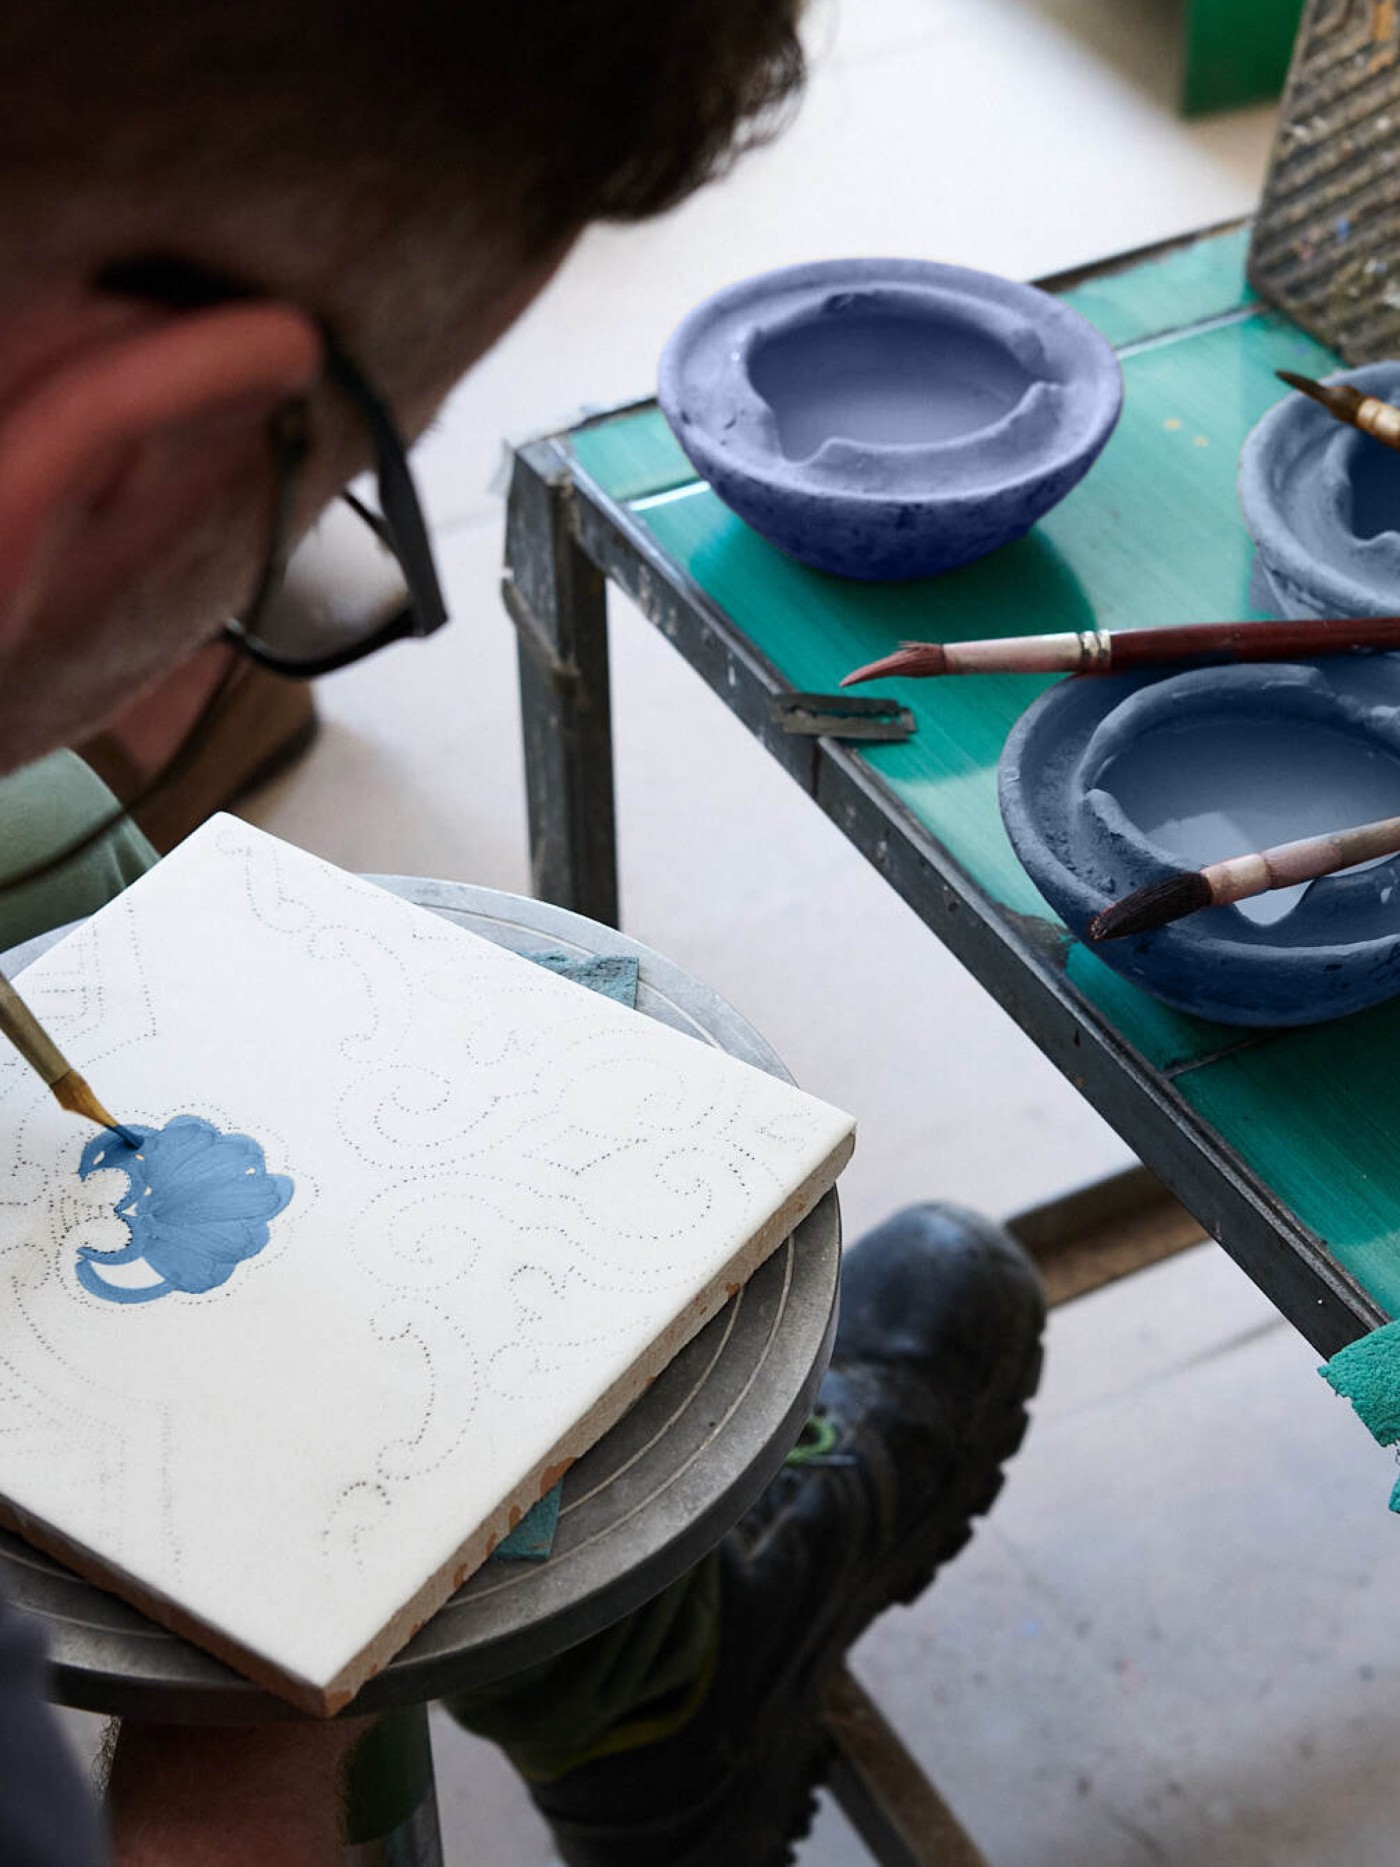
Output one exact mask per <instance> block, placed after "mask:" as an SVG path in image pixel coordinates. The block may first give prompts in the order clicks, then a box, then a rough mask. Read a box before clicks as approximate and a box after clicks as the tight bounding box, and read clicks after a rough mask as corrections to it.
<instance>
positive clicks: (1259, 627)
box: [841, 616, 1400, 687]
mask: <svg viewBox="0 0 1400 1867" xmlns="http://www.w3.org/2000/svg"><path fill="white" fill-rule="evenodd" d="M1385 649H1400V616H1323V617H1319V618H1316V619H1309V620H1307V621H1303V622H1192V623H1185V624H1182V625H1181V626H1179V627H1174V628H1165V629H1114V630H1113V631H1112V632H1111V633H1110V632H1109V631H1108V630H1107V629H1076V630H1067V631H1066V632H1065V633H1063V634H1061V635H1012V636H998V637H995V638H994V639H992V640H990V641H984V642H905V643H903V644H902V645H901V647H900V648H899V649H897V650H896V652H895V653H894V654H892V655H885V656H883V657H882V658H881V659H880V660H879V661H872V662H869V663H867V665H866V666H865V667H863V668H857V669H856V670H855V671H854V673H852V674H848V675H846V676H845V677H844V679H843V680H842V682H841V685H842V686H843V687H854V686H855V685H856V683H857V682H859V681H873V680H877V679H879V678H880V677H881V676H887V677H891V678H892V677H894V676H896V675H898V676H901V677H904V678H909V677H916V678H924V677H926V676H929V675H934V674H1122V673H1123V672H1125V671H1126V670H1127V669H1129V668H1146V667H1151V666H1153V665H1154V664H1156V663H1158V662H1163V663H1165V662H1170V661H1220V662H1228V661H1286V660H1288V659H1289V658H1290V657H1292V656H1295V655H1344V654H1349V653H1353V652H1356V651H1362V650H1364V651H1370V652H1377V651H1383V650H1385Z"/></svg>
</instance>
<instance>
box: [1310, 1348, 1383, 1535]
mask: <svg viewBox="0 0 1400 1867" xmlns="http://www.w3.org/2000/svg"><path fill="white" fill-rule="evenodd" d="M1318 1373H1319V1374H1320V1375H1321V1376H1322V1378H1323V1380H1324V1381H1326V1383H1327V1385H1328V1386H1329V1387H1330V1388H1332V1389H1333V1390H1334V1391H1335V1392H1336V1393H1338V1394H1340V1395H1341V1396H1342V1398H1343V1399H1344V1400H1349V1401H1350V1402H1351V1404H1352V1406H1353V1407H1355V1409H1356V1412H1357V1416H1358V1417H1359V1419H1360V1420H1361V1423H1362V1425H1363V1426H1365V1427H1366V1429H1367V1430H1368V1431H1369V1433H1370V1434H1371V1436H1372V1438H1373V1439H1375V1440H1376V1441H1377V1442H1378V1443H1379V1444H1380V1445H1383V1446H1393V1445H1395V1444H1397V1443H1400V1322H1388V1323H1386V1324H1385V1325H1384V1326H1383V1327H1382V1328H1379V1329H1373V1330H1372V1331H1371V1333H1370V1334H1369V1335H1363V1336H1362V1337H1361V1339H1360V1341H1357V1342H1350V1343H1348V1344H1347V1346H1346V1347H1345V1348H1344V1349H1340V1350H1339V1351H1338V1352H1337V1353H1336V1354H1335V1355H1334V1356H1333V1357H1332V1359H1331V1360H1330V1361H1329V1362H1326V1363H1325V1364H1324V1365H1323V1366H1322V1367H1321V1368H1319V1369H1318ZM1390 1508H1391V1509H1392V1510H1394V1511H1400V1479H1398V1480H1397V1481H1396V1484H1395V1488H1394V1490H1393V1491H1392V1492H1391V1494H1390Z"/></svg>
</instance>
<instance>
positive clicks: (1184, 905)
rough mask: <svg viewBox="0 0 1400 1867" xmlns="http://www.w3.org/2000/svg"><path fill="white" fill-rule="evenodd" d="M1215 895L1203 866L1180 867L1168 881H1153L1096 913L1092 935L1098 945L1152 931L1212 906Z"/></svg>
mask: <svg viewBox="0 0 1400 1867" xmlns="http://www.w3.org/2000/svg"><path fill="white" fill-rule="evenodd" d="M1211 900H1212V896H1211V892H1210V883H1209V882H1208V881H1207V880H1206V878H1205V876H1204V875H1202V874H1201V872H1200V870H1199V869H1180V870H1178V872H1177V873H1176V874H1175V875H1169V876H1167V878H1166V880H1165V881H1161V882H1149V883H1148V884H1147V886H1146V888H1137V889H1134V891H1133V892H1132V894H1130V895H1124V897H1123V899H1122V900H1121V901H1115V902H1113V903H1112V904H1111V905H1110V906H1108V907H1106V908H1105V909H1104V911H1103V913H1102V914H1096V915H1095V916H1094V918H1093V920H1091V921H1090V923H1089V938H1090V940H1091V941H1093V942H1094V944H1095V945H1097V944H1098V942H1099V941H1101V940H1122V939H1125V938H1126V937H1127V936H1128V935H1129V934H1140V933H1151V932H1152V930H1153V929H1154V928H1156V927H1165V926H1166V925H1167V923H1168V921H1179V920H1180V919H1181V918H1182V916H1183V915H1186V914H1198V913H1199V912H1200V911H1201V909H1202V908H1208V907H1209V906H1210V904H1211Z"/></svg>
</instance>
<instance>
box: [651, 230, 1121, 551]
mask: <svg viewBox="0 0 1400 1867" xmlns="http://www.w3.org/2000/svg"><path fill="white" fill-rule="evenodd" d="M1122 395H1123V379H1122V373H1121V371H1120V369H1119V366H1118V359H1117V357H1116V356H1115V355H1114V352H1113V350H1112V348H1111V347H1110V345H1109V344H1108V343H1107V342H1106V341H1105V339H1104V338H1103V337H1102V336H1101V335H1100V334H1099V333H1098V331H1096V330H1095V329H1094V327H1093V326H1092V325H1091V324H1089V323H1087V322H1086V321H1085V320H1084V319H1083V318H1081V317H1080V316H1079V314H1078V313H1077V312H1075V311H1072V310H1071V309H1070V308H1069V306H1068V305H1065V304H1063V303H1062V302H1061V301H1060V300H1059V299H1057V298H1054V297H1052V296H1051V295H1050V294H1049V293H1047V292H1042V291H1038V290H1037V289H1036V288H1035V287H1034V286H1029V285H1019V284H1017V283H1015V282H1014V281H1013V280H1010V279H1002V278H998V277H996V276H995V274H992V273H988V272H973V271H969V270H968V269H967V268H966V267H962V266H944V265H938V264H936V263H934V262H932V261H929V260H918V259H847V260H822V261H819V262H817V263H815V264H812V265H805V266H789V267H785V268H783V269H782V270H780V271H777V272H766V273H761V274H760V275H759V276H758V277H756V278H752V279H744V280H741V281H740V282H739V283H738V284H736V285H731V286H728V287H726V288H725V290H723V291H721V292H717V293H716V294H715V296H714V297H713V298H709V299H706V300H705V302H704V303H703V304H701V305H697V306H696V308H695V310H694V311H692V312H691V313H690V314H689V316H688V317H686V318H685V319H684V320H683V322H682V323H681V324H680V326H679V327H678V329H677V330H676V331H675V332H674V334H673V335H672V337H671V339H670V341H669V342H668V343H667V345H666V349H665V351H664V353H663V355H662V358H661V375H660V386H659V399H660V402H661V407H662V409H663V410H664V412H665V415H666V419H667V420H668V421H669V422H670V424H671V427H672V429H673V430H674V431H675V434H676V437H677V439H678V440H679V442H680V444H681V446H682V447H683V448H684V449H685V451H686V454H687V455H688V456H689V458H690V460H691V461H692V462H693V464H694V466H695V469H696V471H697V472H698V473H699V474H700V475H701V476H702V477H703V478H704V479H705V480H707V481H708V482H709V483H710V485H711V486H712V487H713V488H714V490H715V492H716V493H717V494H718V495H719V497H720V498H721V499H722V500H723V501H724V502H725V504H726V505H728V506H730V507H731V508H732V509H733V510H734V511H735V512H737V513H738V514H739V516H740V518H742V519H745V520H746V521H747V522H748V523H749V524H750V525H752V526H753V528H754V530H755V531H758V532H761V533H762V534H763V536H764V537H765V538H767V539H769V540H770V541H771V542H772V543H773V544H775V545H778V546H779V547H780V548H781V549H782V550H784V551H787V552H789V553H790V554H791V555H792V556H793V557H796V558H800V559H801V560H802V562H803V563H805V564H811V565H813V566H815V567H816V568H817V569H819V570H826V571H834V572H836V573H837V574H838V575H840V576H846V577H857V578H863V579H868V580H874V581H894V580H898V579H903V578H911V577H928V576H932V575H934V574H935V573H937V572H939V571H945V570H952V569H954V568H955V567H956V566H957V565H959V564H967V563H970V562H971V561H972V560H973V559H974V558H979V557H982V556H984V555H985V554H986V553H987V552H989V551H993V550H995V549H996V547H997V546H998V545H1003V544H1008V543H1010V542H1011V540H1012V539H1015V538H1019V537H1021V536H1022V534H1023V533H1025V532H1026V531H1027V530H1029V528H1030V527H1031V526H1032V525H1033V524H1034V523H1035V521H1036V520H1037V519H1039V518H1041V517H1042V516H1043V515H1044V514H1045V513H1046V512H1048V511H1049V510H1050V508H1051V507H1052V506H1053V505H1055V504H1056V503H1057V502H1058V501H1059V500H1061V499H1063V498H1064V496H1065V494H1066V493H1067V492H1068V491H1069V490H1070V488H1071V487H1073V486H1075V485H1076V484H1077V483H1078V481H1079V480H1080V479H1082V478H1083V476H1084V474H1085V473H1087V472H1088V470H1089V468H1090V466H1091V465H1092V464H1093V461H1094V460H1095V458H1096V457H1097V455H1098V453H1099V451H1100V450H1101V448H1102V447H1103V445H1104V443H1105V442H1106V441H1107V439H1108V437H1109V435H1110V434H1111V433H1112V431H1113V426H1114V423H1115V422H1116V421H1117V419H1118V413H1119V409H1120V407H1121V405H1122Z"/></svg>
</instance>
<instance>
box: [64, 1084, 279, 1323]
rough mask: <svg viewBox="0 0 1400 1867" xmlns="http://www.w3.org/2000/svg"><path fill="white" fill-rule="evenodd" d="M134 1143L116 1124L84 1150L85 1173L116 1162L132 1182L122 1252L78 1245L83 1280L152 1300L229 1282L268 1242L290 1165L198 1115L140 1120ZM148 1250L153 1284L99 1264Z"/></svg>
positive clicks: (115, 1298)
mask: <svg viewBox="0 0 1400 1867" xmlns="http://www.w3.org/2000/svg"><path fill="white" fill-rule="evenodd" d="M135 1132H136V1133H137V1134H139V1135H140V1136H141V1146H140V1147H139V1148H131V1147H129V1146H127V1144H126V1143H125V1142H124V1141H122V1140H121V1139H120V1138H119V1137H118V1136H117V1135H115V1134H112V1133H111V1132H110V1131H107V1132H104V1133H102V1134H99V1135H95V1136H94V1137H93V1139H92V1140H91V1141H89V1142H88V1144H87V1146H86V1147H85V1148H84V1149H83V1155H82V1159H81V1161H80V1162H79V1163H78V1176H79V1178H80V1179H83V1180H86V1179H88V1178H90V1177H91V1175H93V1174H94V1173H99V1172H102V1171H104V1170H107V1169H112V1170H115V1171H119V1172H121V1173H124V1174H125V1175H126V1178H127V1190H126V1192H125V1194H124V1195H123V1196H122V1197H121V1198H120V1199H118V1201H117V1203H116V1205H115V1206H114V1207H113V1211H114V1212H115V1213H116V1215H117V1217H118V1218H119V1219H124V1220H125V1221H126V1225H127V1229H128V1230H129V1232H130V1233H131V1242H130V1243H129V1244H127V1245H125V1246H123V1247H121V1248H120V1249H119V1250H116V1251H100V1250H99V1249H98V1248H97V1247H96V1246H95V1245H80V1246H79V1247H78V1265H77V1271H78V1282H79V1283H80V1284H81V1285H82V1286H83V1288H84V1290H88V1291H90V1292H91V1293H92V1295H93V1296H98V1297H105V1298H106V1299H107V1301H108V1302H109V1303H150V1302H152V1301H153V1300H154V1299H155V1298H156V1297H163V1296H167V1295H169V1293H170V1292H171V1291H173V1290H184V1291H190V1292H200V1291H204V1290H213V1289H216V1288H217V1287H218V1285H220V1284H223V1283H227V1282H228V1280H229V1278H230V1277H231V1276H232V1275H233V1273H234V1270H235V1269H236V1267H237V1266H238V1265H239V1264H241V1263H242V1262H243V1260H244V1259H245V1258H251V1257H253V1256H255V1255H256V1253H257V1252H259V1251H261V1250H262V1248H263V1246H264V1245H265V1244H266V1243H267V1240H268V1227H269V1221H270V1220H272V1219H274V1218H276V1216H277V1214H278V1213H279V1212H281V1211H282V1209H283V1207H284V1206H286V1205H287V1203H288V1201H289V1200H290V1199H291V1197H292V1193H293V1191H294V1190H295V1188H294V1183H293V1182H292V1181H291V1180H290V1179H289V1178H288V1177H287V1175H286V1174H284V1173H269V1172H268V1171H267V1165H266V1162H265V1160H264V1158H263V1151H262V1149H261V1148H260V1147H259V1146H258V1144H257V1142H256V1141H254V1140H253V1139H252V1138H251V1137H250V1136H248V1135H246V1134H222V1133H220V1131H219V1130H218V1129H217V1128H216V1127H214V1125H213V1123H212V1122H207V1121H204V1120H202V1119H201V1118H200V1117H199V1116H198V1115H177V1116H175V1117H174V1119H173V1120H171V1121H168V1122H167V1123H166V1124H165V1126H164V1128H142V1127H139V1126H136V1128H135ZM141 1259H145V1261H146V1262H147V1263H148V1264H149V1265H150V1266H151V1268H152V1269H153V1270H154V1271H156V1272H158V1273H159V1276H160V1279H161V1281H160V1282H159V1283H155V1284H143V1285H140V1286H135V1287H133V1286H127V1285H123V1284H115V1283H110V1282H108V1280H107V1279H106V1278H105V1277H104V1276H103V1275H102V1272H101V1268H100V1267H101V1266H103V1265H110V1264H134V1263H137V1262H138V1261H140V1260H141Z"/></svg>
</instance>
